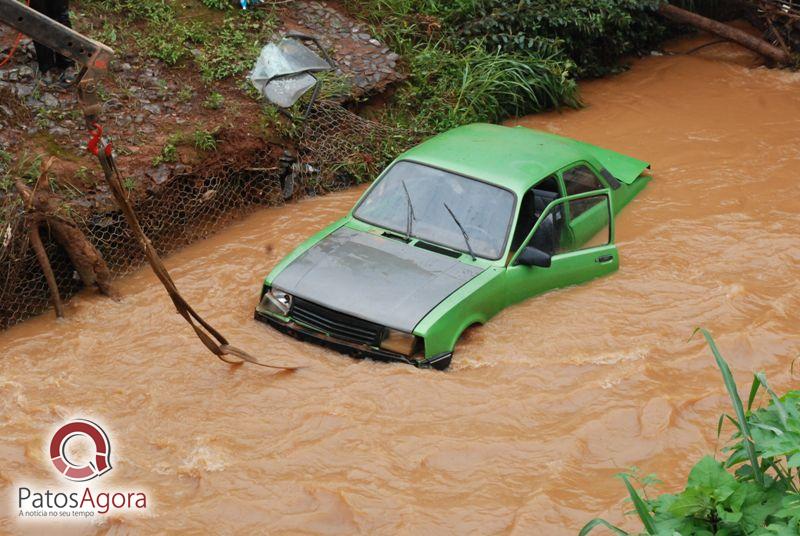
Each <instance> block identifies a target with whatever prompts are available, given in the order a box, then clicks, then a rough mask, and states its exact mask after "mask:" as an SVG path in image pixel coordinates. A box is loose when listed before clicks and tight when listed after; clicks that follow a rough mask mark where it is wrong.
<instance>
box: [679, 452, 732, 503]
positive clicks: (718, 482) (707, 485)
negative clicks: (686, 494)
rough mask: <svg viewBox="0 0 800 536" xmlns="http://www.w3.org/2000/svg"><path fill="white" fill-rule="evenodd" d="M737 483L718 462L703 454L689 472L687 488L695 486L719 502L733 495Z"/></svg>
mask: <svg viewBox="0 0 800 536" xmlns="http://www.w3.org/2000/svg"><path fill="white" fill-rule="evenodd" d="M738 485H739V484H738V482H736V479H735V478H734V477H733V475H732V474H730V473H729V472H727V471H726V470H725V468H724V467H723V466H722V464H721V463H720V462H718V461H717V460H715V459H714V458H712V457H711V456H704V457H703V459H701V460H700V461H699V462H697V465H695V466H694V467H693V468H692V470H691V472H690V473H689V483H688V486H687V490H688V489H691V488H695V489H697V490H699V491H701V492H702V493H705V494H708V495H709V496H711V497H712V498H713V499H714V500H715V501H719V502H721V501H724V500H726V499H727V498H728V497H730V496H731V495H733V492H734V491H736V488H737V486H738Z"/></svg>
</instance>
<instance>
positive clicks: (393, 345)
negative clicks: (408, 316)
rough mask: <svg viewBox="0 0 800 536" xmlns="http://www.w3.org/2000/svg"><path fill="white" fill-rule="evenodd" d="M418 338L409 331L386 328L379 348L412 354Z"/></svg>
mask: <svg viewBox="0 0 800 536" xmlns="http://www.w3.org/2000/svg"><path fill="white" fill-rule="evenodd" d="M418 344H419V339H418V338H417V337H416V336H414V335H412V334H411V333H406V332H405V331H398V330H396V329H391V328H386V330H385V331H384V335H383V340H382V341H381V348H383V349H384V350H389V351H390V352H395V353H397V354H402V355H408V356H410V355H414V353H415V352H416V351H417V345H418Z"/></svg>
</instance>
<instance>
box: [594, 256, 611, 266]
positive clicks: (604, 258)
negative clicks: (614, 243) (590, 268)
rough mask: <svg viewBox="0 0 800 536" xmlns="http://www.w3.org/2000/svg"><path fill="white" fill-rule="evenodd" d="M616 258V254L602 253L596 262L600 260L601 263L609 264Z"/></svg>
mask: <svg viewBox="0 0 800 536" xmlns="http://www.w3.org/2000/svg"><path fill="white" fill-rule="evenodd" d="M613 260H614V255H601V256H600V257H597V258H596V259H595V260H594V262H599V263H600V264H607V263H609V262H611V261H613Z"/></svg>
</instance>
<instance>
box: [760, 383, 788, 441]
mask: <svg viewBox="0 0 800 536" xmlns="http://www.w3.org/2000/svg"><path fill="white" fill-rule="evenodd" d="M756 378H758V380H759V381H760V382H761V385H763V386H764V388H765V389H766V390H767V392H768V393H769V396H770V397H772V403H773V404H774V405H775V408H776V409H777V410H778V416H779V417H780V419H781V424H782V425H783V427H784V428H786V427H787V420H788V418H789V416H788V414H787V413H786V408H784V407H783V403H782V402H781V399H780V398H778V395H776V394H775V391H773V390H772V389H771V388H770V386H769V384H768V383H767V377H766V376H764V373H763V372H758V373H756Z"/></svg>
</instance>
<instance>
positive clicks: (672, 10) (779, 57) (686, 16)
mask: <svg viewBox="0 0 800 536" xmlns="http://www.w3.org/2000/svg"><path fill="white" fill-rule="evenodd" d="M658 12H659V13H660V14H661V15H663V16H664V17H666V18H668V19H669V20H671V21H673V22H677V23H680V24H689V25H690V26H694V27H695V28H699V29H701V30H703V31H706V32H709V33H712V34H714V35H717V36H719V37H722V38H723V39H727V40H728V41H733V42H734V43H738V44H740V45H742V46H743V47H745V48H748V49H750V50H752V51H753V52H756V53H758V54H760V55H761V56H764V57H765V58H768V59H770V60H772V61H774V62H775V63H778V64H780V65H787V64H789V63H791V61H792V58H791V55H790V54H789V53H788V52H786V51H784V50H781V49H780V48H778V47H776V46H774V45H772V44H770V43H768V42H767V41H764V40H763V39H759V38H758V37H755V36H752V35H750V34H749V33H747V32H743V31H742V30H739V29H737V28H734V27H732V26H729V25H727V24H724V23H722V22H719V21H715V20H713V19H709V18H707V17H703V16H701V15H698V14H696V13H692V12H691V11H686V10H685V9H681V8H679V7H675V6H673V5H671V4H661V6H659V8H658Z"/></svg>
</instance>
